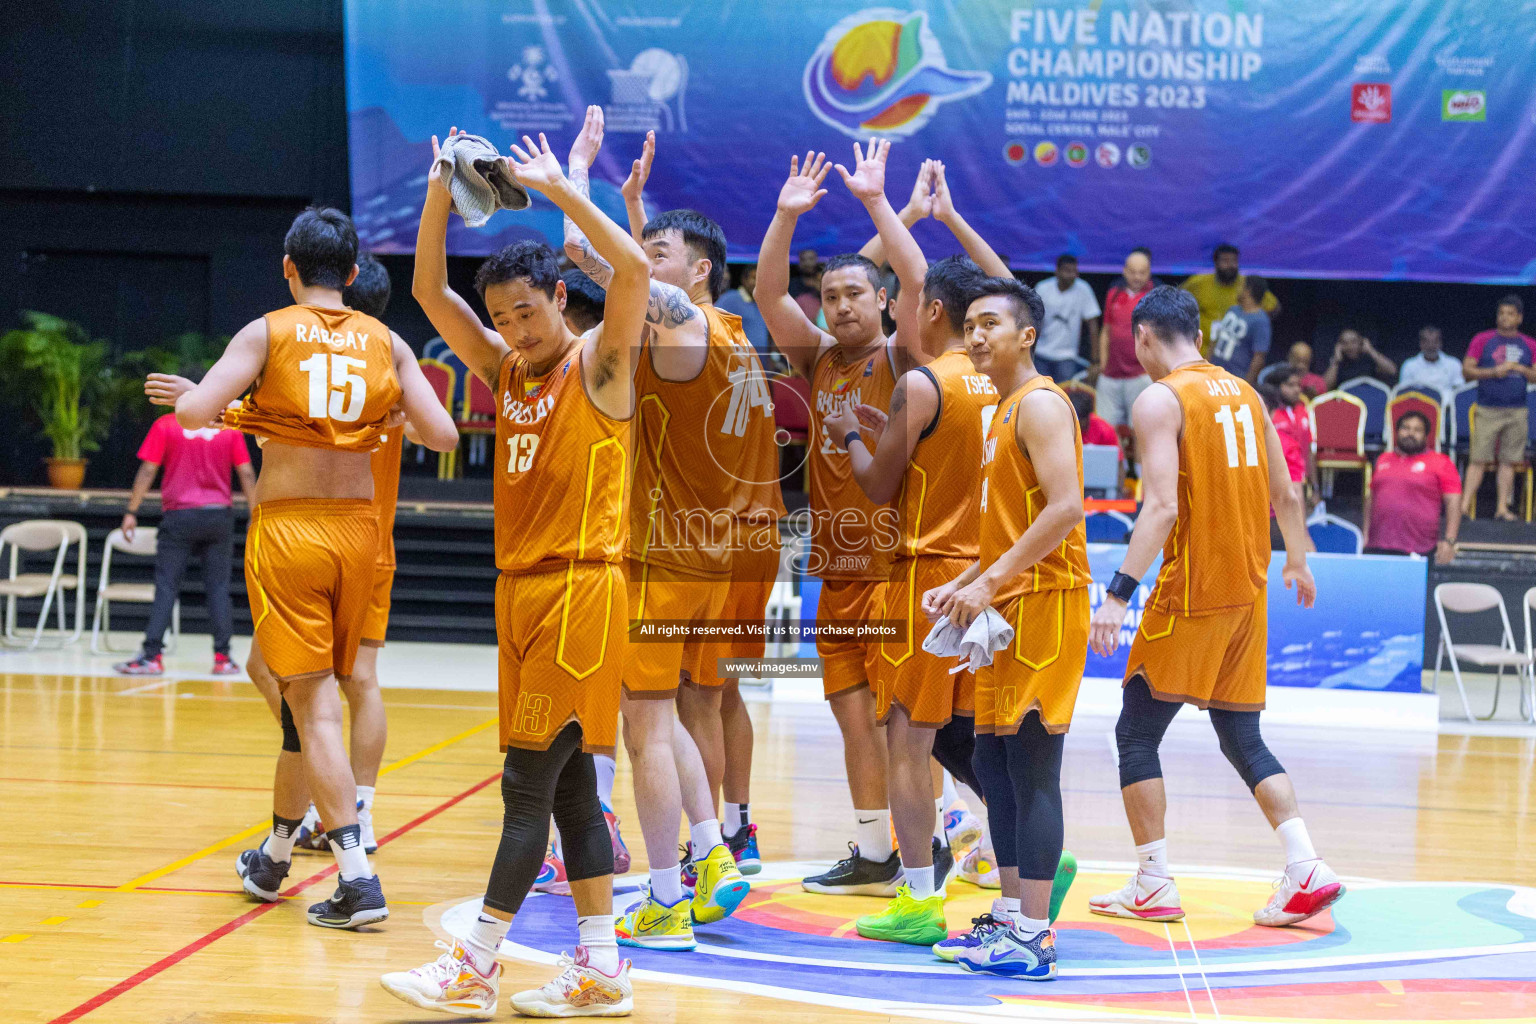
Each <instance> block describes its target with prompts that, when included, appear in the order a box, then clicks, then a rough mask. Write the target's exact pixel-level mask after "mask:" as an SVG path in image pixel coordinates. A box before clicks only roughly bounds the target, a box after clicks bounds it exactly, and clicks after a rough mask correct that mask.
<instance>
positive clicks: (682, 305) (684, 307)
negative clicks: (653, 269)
mask: <svg viewBox="0 0 1536 1024" xmlns="http://www.w3.org/2000/svg"><path fill="white" fill-rule="evenodd" d="M699 315H700V313H699V307H697V306H695V305H694V304H693V302H692V301H691V300H690V299H689V298H688V296H687V294H686V293H685V292H684V291H683V290H682V289H681V288H677V287H674V286H673V285H670V284H662V283H661V282H660V281H652V282H651V298H650V302H649V304H648V305H647V306H646V310H645V322H646V323H648V324H651V325H653V326H655V327H657V328H660V329H661V330H664V331H667V330H673V329H675V328H678V327H681V326H683V325H684V324H686V323H688V322H689V321H691V320H694V319H696V318H697V317H698V316H699Z"/></svg>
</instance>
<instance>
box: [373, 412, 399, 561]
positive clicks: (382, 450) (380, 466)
mask: <svg viewBox="0 0 1536 1024" xmlns="http://www.w3.org/2000/svg"><path fill="white" fill-rule="evenodd" d="M404 448H405V434H403V433H402V432H401V431H399V430H391V431H390V432H389V433H388V434H387V435H385V436H384V437H381V438H379V448H378V450H377V451H375V452H374V453H373V507H374V508H375V509H377V510H378V513H379V561H378V564H379V565H380V567H382V568H386V569H393V568H394V567H395V505H396V504H397V503H398V501H399V498H400V455H401V452H402V451H403V450H404Z"/></svg>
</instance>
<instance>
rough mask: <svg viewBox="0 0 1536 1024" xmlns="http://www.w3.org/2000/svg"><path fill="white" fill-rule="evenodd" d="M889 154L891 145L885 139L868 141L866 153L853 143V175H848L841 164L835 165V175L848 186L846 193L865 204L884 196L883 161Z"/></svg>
mask: <svg viewBox="0 0 1536 1024" xmlns="http://www.w3.org/2000/svg"><path fill="white" fill-rule="evenodd" d="M890 152H891V144H890V142H889V141H888V140H886V139H870V140H869V149H868V151H867V152H866V151H865V149H864V148H863V147H862V146H861V145H860V144H859V143H857V142H855V143H854V144H853V173H852V174H849V173H848V168H846V167H844V166H843V165H842V164H837V165H836V167H837V173H838V174H841V175H842V176H843V184H845V185H847V186H848V191H850V192H852V193H853V194H854V195H856V196H858V197H859V198H860V199H861V200H863V201H864V202H866V203H867V202H870V201H872V200H875V199H878V198H880V197H881V196H883V195H885V160H886V157H887V156H889V155H890Z"/></svg>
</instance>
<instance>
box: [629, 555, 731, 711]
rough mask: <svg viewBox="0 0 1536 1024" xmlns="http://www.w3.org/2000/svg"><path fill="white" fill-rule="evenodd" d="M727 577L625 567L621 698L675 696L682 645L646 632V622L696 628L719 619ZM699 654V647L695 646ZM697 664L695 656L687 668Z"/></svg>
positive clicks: (641, 564) (649, 566)
mask: <svg viewBox="0 0 1536 1024" xmlns="http://www.w3.org/2000/svg"><path fill="white" fill-rule="evenodd" d="M730 584H731V581H730V578H729V577H727V576H699V575H696V574H694V573H691V572H685V571H683V570H680V569H673V568H671V567H669V566H665V565H652V564H650V563H647V562H631V563H629V583H628V589H629V616H630V619H629V626H630V632H629V646H628V648H627V649H626V651H625V657H624V693H625V695H626V696H628V697H630V698H631V699H634V700H664V699H670V698H673V697H676V696H677V686H678V679H679V677H680V675H681V673H682V670H683V664H684V661H683V648H684V645H685V640H684V638H683V637H681V636H679V637H677V638H676V639H668V638H656V637H652V636H647V635H646V634H645V633H644V626H645V624H646V623H648V622H658V621H664V622H669V623H697V622H707V621H712V620H718V619H719V618H720V609H721V608H723V607H724V606H725V599H726V595H727V593H728V591H729V590H730ZM693 649H694V650H695V651H697V650H698V646H697V644H695V645H694V646H693ZM696 664H697V655H696V654H695V656H694V663H693V664H691V665H690V666H689V668H690V669H692V668H693V667H695V666H696Z"/></svg>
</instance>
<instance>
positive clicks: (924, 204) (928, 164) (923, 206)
mask: <svg viewBox="0 0 1536 1024" xmlns="http://www.w3.org/2000/svg"><path fill="white" fill-rule="evenodd" d="M937 162H938V161H936V160H924V161H923V166H922V167H920V168H919V169H918V172H917V181H915V182H913V184H912V196H911V198H909V199H908V200H907V205H906V209H904V210H902V220H904V221H905V220H910V221H912V222H916V221H920V220H922V219H923V218H924V217H927V216H930V215H931V214H932V213H933V165H934V164H935V163H937Z"/></svg>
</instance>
